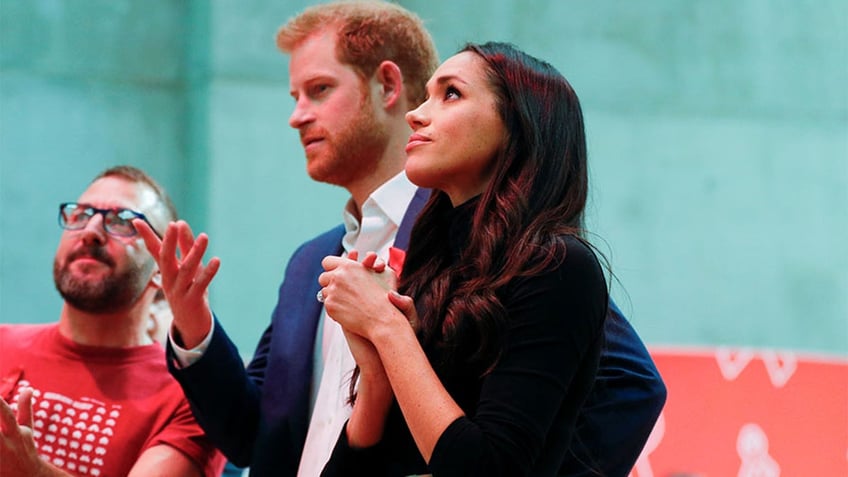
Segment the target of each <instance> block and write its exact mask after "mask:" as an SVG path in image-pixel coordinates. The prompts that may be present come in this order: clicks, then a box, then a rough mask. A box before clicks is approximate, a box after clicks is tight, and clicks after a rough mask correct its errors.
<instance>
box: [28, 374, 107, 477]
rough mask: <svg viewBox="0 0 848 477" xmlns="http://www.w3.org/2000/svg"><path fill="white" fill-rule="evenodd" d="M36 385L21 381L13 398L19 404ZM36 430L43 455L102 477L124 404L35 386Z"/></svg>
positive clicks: (74, 469) (63, 466)
mask: <svg viewBox="0 0 848 477" xmlns="http://www.w3.org/2000/svg"><path fill="white" fill-rule="evenodd" d="M24 387H32V386H31V385H30V383H29V382H28V381H26V380H21V381H20V382H19V383H18V387H17V389H16V390H15V396H14V398H13V399H12V403H14V404H13V405H12V407H13V408H16V407H17V399H18V394H19V393H20V390H21V389H22V388H24ZM32 412H33V425H32V428H33V429H32V431H33V436H34V437H35V440H36V443H37V444H38V446H39V447H38V452H39V454H40V455H41V458H42V459H44V460H45V461H47V462H50V463H51V464H53V465H55V466H56V467H59V468H61V469H65V470H68V471H71V472H73V473H75V474H78V475H90V476H92V477H99V476H100V475H101V474H102V472H103V470H102V469H103V464H104V459H105V458H106V453H107V447H106V446H108V444H109V441H110V439H111V437H112V436H113V435H114V428H115V425H116V424H117V421H118V419H119V418H120V415H121V406H118V405H107V404H105V403H103V402H101V401H98V400H96V399H91V398H81V399H79V400H75V399H71V398H69V397H67V396H63V395H61V394H58V393H53V392H46V393H42V392H41V391H40V390H38V389H33V399H32Z"/></svg>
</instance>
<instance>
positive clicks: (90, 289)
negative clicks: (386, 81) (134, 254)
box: [53, 258, 153, 314]
mask: <svg viewBox="0 0 848 477" xmlns="http://www.w3.org/2000/svg"><path fill="white" fill-rule="evenodd" d="M101 261H103V260H101ZM72 263H73V259H70V260H68V261H66V262H65V263H64V264H60V263H59V260H58V258H57V259H55V260H54V261H53V282H54V283H55V285H56V290H57V291H58V292H59V294H60V295H61V296H62V298H63V299H64V300H65V302H67V303H68V304H69V305H71V306H72V307H74V308H76V309H78V310H81V311H85V312H88V313H98V314H103V313H115V312H120V311H124V310H127V309H129V308H130V307H131V306H132V305H134V304H135V303H136V301H138V299H139V298H140V297H141V294H142V293H143V292H144V288H145V286H146V281H145V280H144V278H143V277H145V276H147V275H149V274H150V272H151V271H152V269H153V263H152V260H151V261H147V262H145V263H141V264H133V266H130V267H128V268H127V269H125V270H116V269H115V268H114V265H113V264H111V263H107V262H104V263H106V264H107V265H109V266H110V268H111V270H112V273H111V274H109V275H108V276H106V277H103V278H99V279H94V278H86V277H80V276H77V275H75V274H74V273H73V272H72V271H71V270H70V265H71V264H72Z"/></svg>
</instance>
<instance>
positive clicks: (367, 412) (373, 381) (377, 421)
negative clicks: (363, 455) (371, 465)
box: [347, 372, 393, 448]
mask: <svg viewBox="0 0 848 477" xmlns="http://www.w3.org/2000/svg"><path fill="white" fill-rule="evenodd" d="M392 398H393V395H392V388H391V385H390V384H389V381H388V379H387V377H386V375H385V374H384V373H367V372H363V373H362V374H361V375H360V379H359V389H358V391H357V394H356V403H355V404H354V406H353V411H352V413H351V416H350V419H349V421H348V424H347V438H348V443H349V444H350V445H351V446H352V447H357V448H364V447H371V446H373V445H376V444H377V443H378V442H380V439H382V437H383V429H384V428H385V423H386V416H387V415H388V413H389V409H390V408H391V405H392Z"/></svg>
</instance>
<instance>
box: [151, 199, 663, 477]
mask: <svg viewBox="0 0 848 477" xmlns="http://www.w3.org/2000/svg"><path fill="white" fill-rule="evenodd" d="M428 196H429V191H428V190H425V189H419V190H418V191H417V192H416V194H415V196H414V197H413V199H412V202H411V203H410V205H409V207H408V209H407V211H406V214H405V215H404V218H403V221H402V223H401V225H400V227H399V229H398V234H397V237H396V239H395V243H394V246H395V247H397V248H401V249H404V250H405V249H406V248H407V245H408V241H409V232H410V230H411V228H412V225H413V223H414V222H415V218H416V217H417V216H418V213H419V212H420V211H421V208H422V207H423V205H424V203H425V202H426V200H427V197H428ZM344 233H345V232H344V227H343V226H341V225H340V226H338V227H335V228H333V229H332V230H329V231H327V232H325V233H324V234H322V235H319V236H318V237H316V238H314V239H312V240H310V241H309V242H306V243H305V244H303V245H301V246H300V248H298V249H297V250H296V251H295V253H294V255H292V257H291V259H290V260H289V263H288V266H287V267H286V271H285V276H284V278H283V283H282V284H281V285H280V289H279V298H278V301H277V306H276V307H275V308H274V312H273V314H272V315H271V324H270V325H269V326H268V328H267V329H266V330H265V332H264V333H263V335H262V338H261V339H260V340H259V344H258V345H257V347H256V351H255V352H254V355H253V358H252V360H251V361H250V363H249V364H248V366H247V367H246V368H245V367H244V365H243V363H242V360H241V357H240V355H239V352H238V349H237V348H236V346H235V345H234V344H233V342H232V341H231V340H230V338H229V337H228V336H227V334H226V332H225V331H224V328H223V327H222V326H221V324H220V323H218V322H216V323H215V332H214V333H213V335H212V341H211V343H210V345H209V348H208V349H207V351H206V353H204V355H203V357H202V358H201V359H200V360H199V361H198V362H197V363H195V364H193V365H191V366H189V367H188V368H185V369H179V368H177V367H176V366H174V351H173V349H172V348H171V346H170V344H169V345H168V350H167V353H168V368H169V370H170V371H171V374H172V375H173V376H174V377H175V378H176V380H177V381H178V382H179V383H180V385H181V386H182V388H183V390H184V391H185V394H186V397H187V398H188V401H189V403H190V404H191V407H192V410H193V412H194V415H195V418H196V419H197V421H198V422H199V423H200V425H201V426H202V427H203V429H204V430H205V431H206V433H207V435H208V436H209V438H210V439H211V440H212V442H213V443H215V445H216V446H218V448H219V449H220V450H221V451H222V452H223V453H224V454H225V455H226V456H227V458H228V459H230V461H231V462H233V463H234V464H236V465H238V466H240V467H244V466H248V465H249V466H250V475H251V477H266V476H291V477H294V476H296V474H297V467H298V464H299V463H300V455H301V452H302V450H303V444H304V442H305V440H306V431H307V428H308V427H309V397H310V386H311V384H312V370H313V362H312V361H313V359H312V358H313V353H314V345H315V334H316V330H317V326H318V320H319V318H320V314H321V304H320V303H319V302H318V301H317V300H315V298H314V297H315V295H316V294H317V293H318V290H319V288H320V286H319V285H318V275H320V273H321V272H322V271H323V269H322V267H321V259H322V258H324V257H325V256H327V255H340V254H341V253H342V245H341V241H342V237H343V236H344ZM610 305H611V306H610V314H609V315H608V316H607V319H606V324H605V325H604V335H605V338H606V345H605V349H604V350H603V351H602V353H601V361H600V367H599V370H598V376H597V378H596V380H595V385H594V387H593V389H592V392H591V394H590V395H589V397H588V400H587V402H586V404H585V405H584V408H583V410H581V414H580V416H579V418H578V422H577V429H576V434H575V439H574V442H573V444H572V449H571V450H572V452H571V453H570V454H571V455H570V457H569V459H568V460H567V461H566V462H564V463H563V467H562V472H561V473H560V475H567V476H581V475H599V474H598V472H600V475H610V476H619V475H620V476H626V475H627V473H628V472H629V471H630V469H631V468H632V467H633V464H634V463H635V462H636V459H637V457H638V456H639V453H640V452H641V450H642V447H643V446H644V444H645V441H646V440H647V438H648V435H649V433H650V432H651V429H652V428H653V425H654V422H655V421H656V419H657V418H658V416H659V413H660V410H661V409H662V407H663V405H664V404H665V398H666V389H665V385H664V384H663V382H662V378H661V377H660V375H659V372H658V371H657V369H656V367H655V366H654V363H653V360H652V359H651V357H650V355H649V354H648V351H647V349H646V348H645V346H644V344H642V341H641V340H640V339H639V336H638V335H637V334H636V332H635V330H634V329H633V328H632V327H631V326H630V324H629V323H628V322H627V320H626V319H625V318H624V316H623V315H622V314H621V311H620V310H619V309H618V308H617V307H616V306H615V304H614V303H612V302H610Z"/></svg>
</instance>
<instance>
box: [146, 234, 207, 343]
mask: <svg viewBox="0 0 848 477" xmlns="http://www.w3.org/2000/svg"><path fill="white" fill-rule="evenodd" d="M133 225H134V226H135V227H136V229H137V230H138V232H139V234H141V237H142V239H143V240H144V245H145V246H146V247H147V250H148V251H149V252H150V254H151V255H153V258H154V259H155V260H156V263H158V264H159V270H160V272H161V273H162V290H163V291H164V292H165V298H167V299H168V304H169V305H170V306H171V311H172V312H173V314H174V321H173V324H172V326H173V327H174V329H175V330H176V332H177V333H179V337H180V339H181V340H182V344H183V347H185V348H187V349H191V348H194V347H195V346H197V345H198V344H200V342H201V341H203V338H205V337H206V335H207V334H208V333H209V329H210V328H211V326H212V309H211V308H210V307H209V283H210V282H211V281H212V279H213V278H214V277H215V274H216V273H218V269H219V268H220V266H221V260H220V259H219V258H218V257H212V258H211V259H209V262H208V263H207V264H206V265H203V262H202V260H203V254H204V253H206V247H207V246H208V245H209V238H208V237H207V236H206V234H204V233H201V234H200V235H198V236H197V238H195V237H194V233H193V232H192V230H191V227H189V225H188V223H186V222H185V221H182V220H180V221H177V222H171V223H170V224H168V228H167V229H165V235H164V236H163V238H162V240H161V241H160V240H159V237H157V236H156V234H155V233H154V232H153V230H151V229H150V227H149V226H148V225H147V224H146V223H145V222H144V221H143V220H134V221H133ZM178 249H179V253H178V252H177V250H178Z"/></svg>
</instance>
